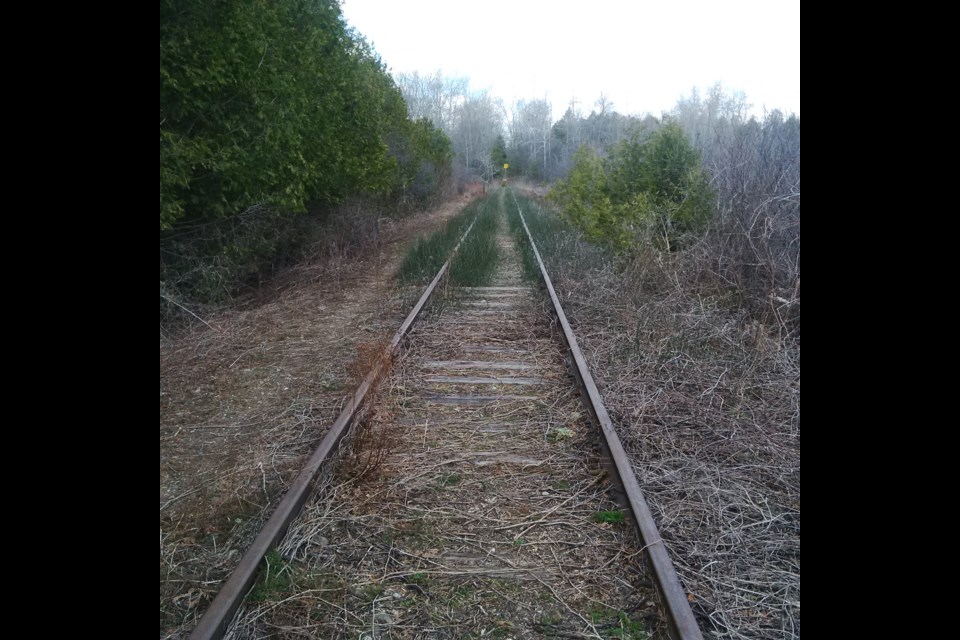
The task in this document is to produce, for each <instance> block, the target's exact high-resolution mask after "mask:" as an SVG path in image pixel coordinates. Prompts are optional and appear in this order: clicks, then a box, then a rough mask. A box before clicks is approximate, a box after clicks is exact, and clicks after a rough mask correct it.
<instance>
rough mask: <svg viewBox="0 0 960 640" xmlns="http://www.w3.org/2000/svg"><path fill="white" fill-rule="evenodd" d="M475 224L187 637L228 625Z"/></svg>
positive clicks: (217, 632)
mask: <svg viewBox="0 0 960 640" xmlns="http://www.w3.org/2000/svg"><path fill="white" fill-rule="evenodd" d="M475 223H476V218H474V220H473V222H471V223H470V226H469V227H467V230H466V231H465V232H464V233H463V236H461V238H460V240H459V242H457V245H456V246H455V247H454V248H453V251H451V253H450V257H449V258H448V259H447V261H446V262H444V263H443V266H442V267H440V271H438V272H437V275H436V276H434V278H433V280H432V281H431V282H430V285H429V286H428V287H427V289H426V291H424V292H423V295H421V296H420V299H419V300H417V304H416V305H414V307H413V310H412V311H411V312H410V314H409V315H408V316H407V318H406V319H405V320H404V321H403V324H401V325H400V329H398V330H397V333H396V334H395V335H394V336H393V339H392V340H391V341H390V344H389V345H388V346H387V347H385V348H384V350H383V353H382V354H381V355H380V357H379V358H378V359H377V364H376V365H374V367H373V369H372V370H371V371H370V373H368V374H367V377H366V378H364V379H363V382H361V383H360V386H359V387H357V390H356V392H354V394H353V397H351V398H350V399H349V401H348V402H347V405H346V406H345V407H344V409H343V411H342V412H341V413H340V416H339V417H338V418H337V420H336V422H334V423H333V426H331V427H330V430H329V431H327V435H326V436H324V438H323V440H322V441H321V442H320V445H319V446H318V447H317V448H316V450H315V451H314V452H313V453H312V454H311V455H310V458H309V460H308V461H307V464H306V466H305V467H304V468H303V469H302V470H301V471H300V474H299V475H298V476H297V479H296V480H295V481H294V482H293V484H292V485H291V486H290V490H289V491H287V493H286V495H284V496H283V499H282V500H281V501H280V504H279V505H277V508H276V510H275V511H274V512H273V514H272V515H271V516H270V519H269V520H267V523H266V524H265V525H263V529H261V530H260V533H259V534H258V535H257V537H256V539H254V541H253V543H252V544H251V545H250V547H249V548H248V549H247V551H246V553H244V554H243V557H242V558H241V559H240V563H239V564H238V565H237V568H236V569H234V570H233V573H231V574H230V577H229V578H228V579H227V581H226V583H224V585H223V587H221V588H220V591H219V592H218V593H217V595H216V597H215V598H214V599H213V602H211V603H210V606H209V607H208V608H207V610H206V612H204V614H203V617H201V618H200V622H199V623H198V624H197V627H196V629H194V630H193V633H192V634H191V635H190V638H191V640H219V639H220V638H222V637H223V635H224V634H225V633H226V631H227V627H228V626H229V625H230V622H231V621H232V620H233V617H234V615H236V613H237V610H238V609H239V608H240V605H241V603H242V602H243V598H244V596H246V594H247V591H249V589H250V587H251V586H253V582H254V580H256V578H257V573H258V572H259V570H260V563H261V562H262V561H263V558H264V556H266V555H267V552H268V551H270V549H271V548H273V547H275V546H276V545H277V543H278V542H279V541H280V539H281V538H282V537H283V535H284V534H285V533H286V532H287V529H288V528H289V526H290V523H291V522H293V520H294V518H296V517H297V516H298V515H299V514H300V510H301V509H302V508H303V505H304V503H305V502H306V501H307V497H308V496H309V495H310V491H311V489H313V485H314V480H315V479H316V477H317V474H318V473H319V471H320V468H321V467H322V465H323V463H324V462H325V461H326V460H327V458H328V456H329V455H330V453H331V452H332V451H334V449H335V448H336V446H337V444H338V443H339V442H340V440H341V439H342V438H343V436H344V435H345V434H346V432H347V428H348V427H349V426H350V425H351V424H352V423H353V421H354V418H355V417H356V415H357V412H358V411H359V409H360V408H361V407H362V406H363V402H364V400H365V399H366V398H367V395H368V394H369V393H370V392H371V390H373V389H375V388H376V383H377V381H378V380H379V377H380V376H381V375H382V374H383V373H384V371H385V368H386V367H387V366H388V364H389V362H390V361H391V359H392V358H393V356H394V354H396V352H397V350H398V349H399V347H400V343H401V342H402V341H403V338H404V337H405V336H406V335H407V333H408V332H409V331H410V327H412V326H413V323H414V322H416V320H417V317H418V316H419V315H420V312H421V311H422V310H423V308H424V307H425V306H426V304H427V302H428V301H429V300H430V296H431V295H433V292H434V290H435V289H436V288H437V285H438V284H439V283H440V280H441V279H442V278H443V275H444V274H445V273H446V272H447V270H448V269H449V268H450V262H451V261H452V260H453V256H454V255H455V254H456V252H457V249H459V248H460V245H461V244H462V243H463V241H464V240H465V239H466V238H467V236H468V235H469V234H470V231H471V230H472V229H473V225H474V224H475Z"/></svg>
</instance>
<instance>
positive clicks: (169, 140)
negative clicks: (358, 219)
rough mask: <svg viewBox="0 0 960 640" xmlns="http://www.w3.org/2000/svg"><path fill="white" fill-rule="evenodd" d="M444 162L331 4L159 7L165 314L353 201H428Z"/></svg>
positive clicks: (235, 278)
mask: <svg viewBox="0 0 960 640" xmlns="http://www.w3.org/2000/svg"><path fill="white" fill-rule="evenodd" d="M451 158H452V150H451V144H450V141H449V139H448V138H447V136H446V135H445V134H444V133H443V132H442V131H441V130H439V129H437V128H436V127H434V125H433V124H432V123H431V122H429V121H428V120H425V119H420V120H412V119H410V118H408V116H407V109H406V104H405V102H404V100H403V98H402V96H401V94H400V91H399V90H398V89H397V87H396V85H395V84H394V82H393V80H392V78H391V77H390V76H389V75H388V74H387V72H386V69H385V67H384V65H383V64H382V63H381V61H380V59H379V57H378V56H377V55H376V53H375V52H374V51H373V49H372V48H371V47H370V46H369V45H368V44H367V42H366V41H365V40H364V39H363V38H362V36H360V35H359V34H358V33H356V32H355V31H353V30H351V29H350V28H349V27H347V25H346V24H345V23H344V21H343V18H342V16H341V13H340V6H339V3H337V2H335V0H311V1H310V2H302V1H300V0H284V1H282V2H269V3H262V2H253V1H251V0H244V1H240V2H230V3H220V2H217V3H210V2H202V1H199V0H164V1H163V2H161V4H160V247H161V252H160V279H161V316H163V314H164V310H165V303H164V301H166V307H167V308H168V309H173V308H175V307H177V306H179V305H180V304H181V303H183V302H216V301H219V300H223V299H225V298H226V297H228V296H229V295H231V294H232V293H234V292H235V291H236V290H237V287H238V286H240V285H242V284H244V283H249V282H251V281H255V280H256V279H257V278H258V277H261V276H262V275H263V274H264V273H268V272H269V271H270V270H272V269H273V268H275V267H277V266H282V265H283V264H284V263H287V262H289V261H291V260H295V259H297V258H298V257H300V256H302V255H303V249H304V247H305V246H308V245H310V244H311V243H312V242H315V241H316V236H317V234H318V233H319V234H322V235H326V234H327V233H328V231H329V229H330V227H331V225H332V226H333V227H336V226H337V225H336V223H331V222H330V218H331V215H332V213H333V212H334V207H335V205H337V204H339V203H342V202H344V201H345V200H346V199H347V198H349V197H355V196H364V197H365V198H367V200H368V202H370V203H372V204H375V205H380V206H383V205H389V206H390V207H391V208H394V209H399V210H405V209H409V208H411V207H416V206H422V205H425V204H428V203H430V202H432V201H434V200H436V199H437V198H438V197H440V196H441V195H442V194H443V193H444V189H445V185H446V183H447V181H448V179H449V176H450V170H451V169H450V163H451ZM307 211H310V212H311V215H310V216H306V217H305V216H303V214H304V213H305V212H307ZM334 217H335V216H334ZM374 219H375V218H374ZM318 228H319V231H318ZM310 231H314V232H315V233H310ZM357 234H358V235H362V234H363V230H362V229H358V230H357Z"/></svg>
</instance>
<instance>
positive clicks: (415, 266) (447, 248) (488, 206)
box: [398, 196, 499, 287]
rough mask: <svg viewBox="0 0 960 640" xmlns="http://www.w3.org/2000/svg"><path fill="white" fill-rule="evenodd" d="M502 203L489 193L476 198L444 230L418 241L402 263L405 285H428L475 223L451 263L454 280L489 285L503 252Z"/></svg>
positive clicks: (399, 273)
mask: <svg viewBox="0 0 960 640" xmlns="http://www.w3.org/2000/svg"><path fill="white" fill-rule="evenodd" d="M498 215H499V205H498V203H497V201H496V199H495V198H493V197H492V196H487V197H486V198H482V199H479V200H474V201H473V202H471V203H470V204H469V205H467V206H466V207H464V209H463V211H461V212H460V213H459V214H457V215H456V216H455V217H454V218H451V219H450V220H449V221H448V222H447V224H446V226H444V228H443V229H441V230H439V231H437V232H435V233H434V234H433V235H431V236H429V237H426V238H422V239H420V240H418V241H417V242H416V244H414V246H413V248H412V249H410V251H409V252H408V253H407V256H406V258H404V261H403V264H402V265H401V266H400V271H399V272H398V276H399V278H400V281H401V282H403V283H405V284H425V283H427V282H429V281H430V280H432V279H433V277H434V276H435V275H437V271H439V270H440V267H441V266H443V263H444V262H446V260H447V258H449V257H450V253H451V252H452V251H453V249H454V247H455V246H456V245H457V243H458V242H460V240H461V238H463V235H464V233H465V232H466V230H467V228H468V227H469V226H470V223H471V222H474V221H475V223H474V228H473V230H472V231H471V232H470V235H469V236H467V238H466V239H465V240H464V242H463V244H462V245H460V248H459V250H458V251H457V255H456V256H454V259H453V262H452V263H451V265H450V281H451V282H452V283H454V284H456V285H458V286H464V287H475V286H482V285H483V284H486V283H487V282H488V281H489V280H490V277H491V276H492V275H493V270H494V269H495V268H496V265H497V260H498V259H499V252H498V250H497V244H496V237H495V236H496V232H497V226H498Z"/></svg>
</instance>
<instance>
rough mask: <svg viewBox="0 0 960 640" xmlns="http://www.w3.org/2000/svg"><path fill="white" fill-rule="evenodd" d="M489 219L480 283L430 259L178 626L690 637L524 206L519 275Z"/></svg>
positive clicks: (676, 589) (212, 633)
mask: <svg viewBox="0 0 960 640" xmlns="http://www.w3.org/2000/svg"><path fill="white" fill-rule="evenodd" d="M495 197H498V198H499V202H500V205H501V209H502V210H507V209H508V208H512V209H515V210H516V211H517V212H518V214H519V216H520V218H521V220H523V214H522V211H520V209H519V207H518V206H517V204H516V201H515V200H513V199H512V198H511V197H510V196H509V195H508V193H507V192H506V191H505V190H501V191H500V192H499V193H498V194H497V195H496V196H495ZM501 218H503V216H502V215H501ZM473 226H474V225H472V224H471V225H470V227H469V228H468V229H467V231H466V233H465V234H464V237H465V238H466V237H468V236H469V234H470V233H471V232H472V230H473ZM500 227H501V231H500V232H499V234H498V235H497V238H496V240H497V246H498V249H499V252H500V254H501V260H500V262H499V266H498V269H497V271H496V272H495V273H494V275H493V278H492V282H490V283H489V284H488V286H482V287H453V286H451V285H450V284H449V282H448V280H447V278H446V276H447V271H448V269H449V264H450V263H449V261H448V263H447V264H445V265H444V266H443V267H442V268H441V269H440V271H439V273H437V275H436V277H435V278H434V279H433V281H432V282H431V283H430V285H429V286H428V287H427V289H426V290H425V291H424V292H423V295H422V296H421V297H420V299H419V300H418V301H417V303H416V305H415V306H414V308H413V310H412V311H411V313H410V315H409V316H408V317H407V319H406V320H405V321H404V323H403V324H402V325H401V327H400V329H399V331H398V332H397V334H396V335H395V336H394V337H393V339H392V340H391V341H390V343H389V344H388V345H387V346H386V347H385V350H384V353H383V356H382V357H381V358H380V359H379V360H378V361H377V362H376V363H375V364H374V365H373V367H372V370H371V371H370V373H369V374H368V375H367V377H366V379H365V380H364V381H363V382H362V383H361V385H360V386H359V388H358V389H357V391H356V393H355V394H354V396H353V397H352V398H350V399H349V401H348V402H347V405H346V407H345V408H344V410H343V412H342V414H341V415H340V417H339V418H338V419H337V421H336V422H335V423H334V425H333V426H332V427H331V428H330V430H329V431H328V433H327V435H326V436H325V438H324V439H323V441H322V442H321V444H320V445H319V447H318V448H317V449H316V451H315V452H314V453H313V454H312V455H311V457H310V459H309V461H308V463H307V464H306V466H305V467H304V469H303V470H302V472H301V473H300V475H299V476H298V478H297V479H296V481H295V482H294V483H293V484H292V485H291V487H290V489H289V490H288V492H287V494H286V495H285V497H284V499H283V500H282V501H281V503H280V505H279V506H278V507H277V510H276V511H275V512H274V514H273V515H272V517H271V518H270V520H269V521H268V522H267V524H266V525H265V526H264V528H263V530H262V531H261V532H260V534H259V536H258V537H257V538H256V540H255V541H254V542H253V544H252V545H251V547H250V549H249V550H248V551H247V553H246V554H245V555H244V556H243V558H242V559H241V561H240V563H239V565H238V567H237V569H236V570H235V571H234V573H233V574H232V575H231V576H230V578H229V579H228V580H227V581H226V583H225V584H224V586H223V587H222V589H221V591H220V592H219V594H218V595H217V597H216V598H215V599H214V601H213V602H212V604H211V605H210V607H209V608H208V610H207V612H206V613H205V614H204V616H203V618H202V619H201V620H200V623H199V625H198V626H197V628H196V629H195V631H194V632H193V635H192V636H191V637H192V638H195V639H198V640H199V639H206V638H220V637H222V636H223V635H224V634H225V633H229V635H230V636H231V637H260V636H264V635H304V634H307V635H313V636H316V637H330V636H343V637H346V636H352V637H367V638H371V639H372V638H379V637H408V636H409V637H427V636H428V637H464V636H467V637H471V636H470V634H474V636H472V637H480V636H482V637H486V636H487V635H491V636H492V637H504V638H507V637H533V636H570V637H591V636H592V637H614V636H616V637H645V634H647V633H650V632H654V633H661V634H662V633H665V634H666V635H669V636H670V637H673V638H678V639H683V640H692V639H698V638H702V635H701V633H700V630H699V628H698V627H697V624H696V621H695V620H694V617H693V614H692V612H691V610H690V607H689V605H688V602H687V598H686V594H685V593H684V591H683V590H682V588H681V586H680V583H679V580H678V578H677V575H676V572H675V570H674V568H673V565H672V563H671V562H670V559H669V557H668V555H667V551H666V549H665V548H664V545H663V544H662V542H661V541H660V536H659V533H658V532H657V529H656V526H655V524H654V522H653V519H652V517H651V515H650V512H649V509H648V508H647V505H646V502H645V501H644V499H643V495H642V492H641V491H640V488H639V486H638V484H637V481H636V478H635V477H634V475H633V472H632V471H631V470H630V465H629V462H628V461H627V458H626V455H625V453H624V451H623V448H622V446H621V445H620V442H619V439H618V438H617V436H616V433H615V431H614V429H613V425H612V424H611V422H610V418H609V416H608V415H607V412H606V409H605V408H604V406H603V403H602V400H601V398H600V394H599V392H598V391H597V388H596V385H595V384H594V382H593V378H592V376H591V375H590V372H589V369H588V368H587V366H586V361H585V360H584V358H583V355H582V353H581V352H580V349H579V347H578V345H577V342H576V338H575V336H574V334H573V332H572V330H571V328H570V325H569V323H568V322H567V319H566V316H565V315H564V312H563V310H562V308H561V306H560V303H559V298H558V296H557V294H556V292H555V291H554V288H553V285H552V283H551V281H550V278H549V275H548V274H547V272H546V269H545V267H544V265H543V262H542V260H541V259H540V256H539V253H538V252H537V251H536V247H535V244H534V242H533V238H532V236H530V232H529V229H527V226H526V222H525V221H524V222H523V227H524V229H525V230H526V236H527V240H526V241H527V242H529V243H530V246H532V247H533V253H534V256H535V258H536V261H537V264H538V266H539V269H540V275H541V280H540V282H537V283H530V282H525V281H524V280H523V279H522V276H521V268H520V260H519V257H518V253H517V247H515V246H514V245H515V243H514V239H513V238H512V237H511V236H510V235H508V234H507V233H506V230H505V228H506V223H505V221H504V220H501V224H500ZM462 242H463V240H461V243H462ZM455 251H456V250H455ZM374 391H376V393H374ZM311 496H312V499H310V500H309V501H308V498H311ZM260 573H262V574H263V575H261V576H260V579H259V581H258V580H257V578H258V574H260ZM251 588H252V590H251Z"/></svg>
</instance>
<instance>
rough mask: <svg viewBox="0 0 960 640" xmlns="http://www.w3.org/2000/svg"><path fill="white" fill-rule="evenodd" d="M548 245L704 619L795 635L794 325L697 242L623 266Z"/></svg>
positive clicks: (565, 243) (572, 247)
mask: <svg viewBox="0 0 960 640" xmlns="http://www.w3.org/2000/svg"><path fill="white" fill-rule="evenodd" d="M555 247H556V249H555V250H554V251H552V252H551V253H550V254H549V255H548V256H546V257H547V259H548V268H550V270H551V275H552V276H553V277H554V278H555V282H556V283H557V285H558V290H559V291H560V292H561V295H562V297H563V302H564V306H565V308H566V309H567V312H568V314H569V315H570V316H571V319H572V321H573V323H574V325H575V326H574V328H575V331H576V332H577V335H578V337H579V338H580V340H581V344H582V346H583V349H584V353H585V355H586V356H587V358H588V360H589V363H590V366H591V370H592V372H593V374H594V376H595V377H596V379H597V383H598V385H599V386H600V388H601V391H602V393H603V397H604V401H605V403H606V404H607V407H608V409H609V410H610V413H611V417H612V418H613V420H614V423H615V424H616V425H617V426H618V431H619V434H620V437H621V439H622V440H623V442H624V446H625V447H626V448H627V450H628V452H629V454H630V456H631V458H632V460H633V463H634V465H633V466H634V471H635V472H636V475H637V478H638V480H639V481H640V485H641V486H642V487H643V490H644V493H645V495H646V498H647V500H648V502H649V503H650V507H651V509H652V511H653V513H654V516H655V518H656V520H657V523H658V526H659V528H660V532H661V534H662V535H663V537H664V539H665V540H666V541H667V542H668V545H669V548H670V552H671V557H672V558H673V560H674V562H675V564H676V565H677V569H678V572H679V574H680V576H681V579H682V581H683V583H684V585H685V587H686V589H687V590H688V591H690V592H691V593H692V594H693V597H694V600H693V602H692V606H693V608H694V611H695V612H696V613H697V614H698V615H699V616H700V617H701V620H702V621H703V623H704V624H703V627H704V629H705V631H706V632H707V633H708V635H710V636H712V637H718V638H753V639H756V638H795V637H799V636H800V347H799V338H796V339H794V336H793V335H788V333H787V332H785V331H784V328H785V327H784V325H783V323H780V322H776V323H773V324H763V323H761V322H759V321H758V320H756V319H755V318H756V316H755V315H749V314H748V313H747V311H745V310H743V309H742V308H741V307H740V306H739V305H738V304H736V302H737V301H736V300H735V299H733V298H728V297H726V296H725V295H724V294H723V293H722V289H721V288H719V287H717V286H716V281H717V279H716V278H715V277H713V276H712V275H711V273H710V265H709V262H708V261H706V260H703V259H701V258H702V257H703V255H704V254H697V253H696V250H695V251H692V252H690V253H687V254H676V255H673V256H662V255H661V256H659V257H649V256H648V258H649V259H647V260H646V261H643V262H640V261H637V262H636V263H634V264H633V265H632V266H631V267H629V268H627V269H626V270H624V269H623V268H622V266H621V267H619V268H617V267H614V266H613V265H612V264H611V263H610V262H609V261H607V260H606V259H605V258H604V256H603V255H602V254H601V253H600V252H598V251H596V250H595V249H592V248H590V247H589V246H587V245H584V244H582V243H578V242H577V241H576V240H575V239H574V238H572V237H567V238H566V239H563V240H562V241H557V244H556V245H555ZM798 278H799V276H798ZM797 322H799V320H797ZM797 326H799V325H797ZM798 335H799V331H798V330H797V332H796V336H798Z"/></svg>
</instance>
